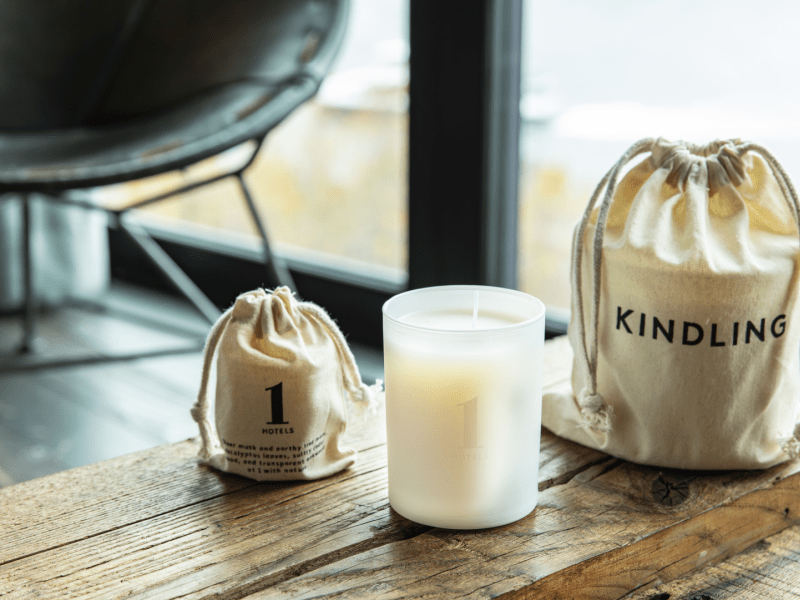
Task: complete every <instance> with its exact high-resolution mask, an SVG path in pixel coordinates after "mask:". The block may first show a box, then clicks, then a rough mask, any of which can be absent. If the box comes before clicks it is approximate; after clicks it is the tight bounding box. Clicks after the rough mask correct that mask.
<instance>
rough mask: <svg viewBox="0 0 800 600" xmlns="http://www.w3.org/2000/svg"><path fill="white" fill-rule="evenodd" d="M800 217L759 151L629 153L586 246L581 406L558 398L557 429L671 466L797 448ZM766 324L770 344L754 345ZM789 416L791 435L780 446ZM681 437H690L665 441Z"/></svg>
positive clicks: (575, 318)
mask: <svg viewBox="0 0 800 600" xmlns="http://www.w3.org/2000/svg"><path fill="white" fill-rule="evenodd" d="M647 153H649V156H647V157H646V158H644V159H643V160H641V161H640V162H639V163H637V164H635V165H634V166H633V167H631V168H630V169H629V170H627V171H626V172H625V173H624V176H623V171H625V169H626V166H627V165H628V164H629V163H631V162H632V161H633V160H634V159H635V158H636V157H638V156H640V155H643V154H647ZM798 223H800V201H798V196H797V192H796V190H795V188H794V186H793V184H792V182H791V180H790V178H789V176H788V175H787V173H786V171H785V169H784V168H783V166H782V165H781V164H780V162H778V160H777V159H776V158H775V157H774V156H773V155H772V153H771V152H769V151H768V150H767V149H766V148H764V147H763V146H761V145H758V144H755V143H751V142H742V141H740V140H737V139H734V140H717V141H714V142H711V143H709V144H706V145H696V144H692V143H687V142H682V141H679V142H670V141H667V140H664V139H654V138H648V139H644V140H641V141H639V142H637V143H636V144H634V145H633V146H631V148H630V149H628V151H626V152H625V153H624V154H623V155H622V156H621V157H620V159H619V161H617V163H616V164H615V165H614V166H613V167H612V168H611V169H610V170H609V172H608V173H607V174H606V175H605V176H604V177H603V179H602V180H601V182H600V183H599V185H598V186H597V188H596V189H595V191H594V193H593V195H592V197H591V199H590V201H589V203H588V205H587V207H586V210H585V212H584V214H583V217H582V219H581V221H580V223H579V224H578V226H577V227H576V230H575V236H574V239H573V257H572V265H573V268H572V273H571V277H572V281H571V283H572V292H573V294H572V301H573V302H572V318H571V321H570V341H571V343H572V346H573V349H574V352H575V367H574V369H573V382H572V387H573V390H574V401H572V402H575V406H576V408H577V409H578V411H579V412H578V413H577V414H575V415H573V413H572V412H571V411H572V410H573V409H572V408H569V405H571V403H572V402H566V401H564V402H562V400H559V401H558V402H556V401H555V400H552V401H549V402H546V403H545V405H546V406H545V408H546V410H545V413H546V414H545V417H544V420H545V424H546V425H547V426H548V427H550V428H551V429H553V430H554V431H556V433H559V434H561V435H564V436H565V437H568V438H570V439H573V440H575V441H579V442H581V443H586V444H587V445H591V446H594V447H598V448H600V449H604V450H606V451H608V452H610V453H611V454H614V455H616V456H621V457H622V458H628V459H630V460H634V461H637V462H645V463H648V464H658V465H660V466H679V467H681V466H682V467H683V468H756V467H759V466H768V465H770V464H775V463H776V462H779V461H780V460H785V459H786V458H787V457H795V456H798V455H799V454H800V424H798V425H797V426H796V427H795V424H796V423H798V416H800V415H798V414H797V413H798V405H799V404H800V398H797V394H798V389H797V388H800V375H797V374H794V373H793V372H792V373H789V372H788V369H792V368H794V366H797V365H796V363H797V359H798V357H797V355H798V347H797V344H796V343H795V342H797V340H798V332H799V331H800V313H798V307H800V303H799V302H798V301H797V299H798V290H797V288H798V265H799V264H800V259H799V258H798V254H799V248H800V244H798ZM762 313H763V314H762ZM773 313H774V314H773ZM634 319H635V321H634ZM751 320H752V322H751ZM795 321H798V323H797V324H795V323H794V322H795ZM751 326H752V327H751ZM770 327H771V328H772V330H771V333H770ZM765 330H766V335H767V341H765V342H764V343H763V344H761V345H756V344H755V342H754V343H752V344H751V343H750V342H751V337H752V339H753V340H756V341H758V339H760V338H757V337H756V336H757V335H758V336H762V337H763V336H764V335H765ZM784 331H785V332H786V335H783V334H784ZM681 334H682V335H681ZM751 334H752V336H751ZM703 336H704V337H703ZM745 336H746V337H745ZM700 339H703V340H704V341H703V342H702V344H700V342H699V340H700ZM639 340H641V341H639ZM770 340H771V341H770ZM599 347H600V351H598V348H599ZM790 361H791V362H790ZM799 370H800V369H799ZM601 388H602V389H601ZM605 394H611V395H610V396H609V398H608V401H607V399H606V397H605ZM559 402H560V404H559ZM548 411H550V413H549V414H547V413H548ZM619 411H622V412H619ZM618 412H619V414H617V413H618ZM659 419H660V420H661V422H660V423H656V422H652V421H658V420H659ZM691 419H700V420H701V421H703V422H701V423H699V424H696V423H690V422H689V421H690V420H691ZM789 424H791V425H790V427H793V428H794V431H791V430H790V431H789V432H788V434H780V435H783V437H782V438H779V439H778V441H775V440H776V437H775V436H777V435H778V433H777V432H778V431H783V430H785V429H786V427H787V426H789ZM576 427H577V429H579V430H580V431H578V430H576ZM659 427H661V428H662V429H663V428H664V427H667V430H666V431H672V433H671V434H667V433H665V432H664V431H659ZM670 428H671V429H670ZM737 432H738V433H737ZM745 433H746V434H747V436H750V437H747V436H745V435H744V434H745ZM620 436H622V437H620ZM669 436H673V437H675V436H677V439H679V440H680V441H679V442H673V443H671V442H670V441H669V440H668V439H656V438H666V437H669ZM737 436H738V437H737ZM746 437H747V439H745V438H746ZM699 438H704V440H700V439H699ZM739 439H741V441H740V442H739V441H737V440H739ZM651 440H655V441H651ZM703 442H705V446H704V443H703ZM675 443H677V444H679V445H680V444H683V445H685V446H687V448H688V449H686V450H685V451H679V450H676V449H674V448H673V446H674V445H675ZM659 444H660V445H659ZM737 444H738V445H737ZM746 444H751V445H752V448H755V450H752V448H748V447H745V445H746ZM725 448H728V450H725ZM681 452H683V453H682V454H681ZM704 453H705V455H704ZM725 453H728V454H729V455H731V458H730V460H728V458H727V457H725V456H723V455H724V454H725Z"/></svg>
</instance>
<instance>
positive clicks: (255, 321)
mask: <svg viewBox="0 0 800 600" xmlns="http://www.w3.org/2000/svg"><path fill="white" fill-rule="evenodd" d="M217 348H218V352H217V386H216V396H215V402H214V405H215V406H214V416H215V419H214V421H215V425H216V426H215V427H214V426H212V424H211V422H210V419H209V416H210V415H209V412H210V410H209V403H208V398H207V388H208V380H209V373H210V368H211V362H212V359H213V356H214V354H215V350H216V349H217ZM380 389H381V382H380V381H379V382H378V383H377V384H376V385H375V386H371V387H368V386H366V385H364V384H363V383H362V381H361V376H360V374H359V372H358V368H357V367H356V364H355V360H354V359H353V355H352V353H351V352H350V349H349V348H348V346H347V343H346V342H345V340H344V338H343V336H342V334H341V332H340V331H339V328H338V327H337V326H336V324H335V323H334V322H333V321H332V320H331V318H330V317H329V316H328V314H327V313H326V312H325V311H324V310H323V309H322V308H320V307H319V306H317V305H315V304H312V303H310V302H298V301H297V300H296V299H295V297H294V295H293V294H292V292H291V290H289V288H286V287H282V288H278V289H276V290H275V291H274V292H272V293H269V292H266V291H264V290H260V289H259V290H255V291H252V292H248V293H246V294H242V295H241V296H239V297H238V298H237V299H236V303H235V304H234V305H233V307H231V308H230V309H228V310H227V311H226V312H225V313H224V314H223V315H222V317H220V319H219V321H218V322H217V323H216V324H215V325H214V327H213V328H212V329H211V332H210V333H209V336H208V341H207V342H206V348H205V357H204V367H203V375H202V380H201V383H200V393H199V394H198V399H197V402H196V403H195V405H194V407H193V408H192V417H193V418H194V420H195V421H197V423H198V424H199V426H200V433H201V438H202V448H201V450H200V455H201V457H202V458H203V459H204V460H206V461H208V463H209V464H211V465H212V466H214V467H216V468H218V469H221V470H223V471H227V472H229V473H237V474H239V475H244V476H246V477H251V478H253V479H257V480H259V481H275V480H287V479H317V478H320V477H326V476H328V475H332V474H334V473H337V472H339V471H341V470H343V469H346V468H347V467H349V466H351V465H352V464H353V463H354V462H355V459H356V451H355V450H353V449H351V448H346V447H344V446H343V445H342V435H343V434H344V431H345V425H346V422H347V408H346V404H347V400H348V399H350V400H352V401H355V402H359V403H361V404H362V405H364V404H370V403H375V402H377V401H378V399H379V396H380V394H381V391H380Z"/></svg>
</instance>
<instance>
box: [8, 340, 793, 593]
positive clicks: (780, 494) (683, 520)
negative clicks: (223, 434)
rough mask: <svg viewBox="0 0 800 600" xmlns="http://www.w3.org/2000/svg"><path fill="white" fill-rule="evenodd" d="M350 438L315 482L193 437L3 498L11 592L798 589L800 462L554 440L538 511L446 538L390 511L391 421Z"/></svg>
mask: <svg viewBox="0 0 800 600" xmlns="http://www.w3.org/2000/svg"><path fill="white" fill-rule="evenodd" d="M570 361H571V352H570V349H569V346H568V344H566V343H565V340H563V339H559V340H555V341H554V342H550V343H548V354H547V359H546V368H545V373H546V385H548V386H552V385H559V384H563V382H564V381H566V379H567V377H568V376H569V369H570ZM187 418H188V415H187ZM349 428H350V432H351V433H350V443H351V444H353V445H355V446H356V447H357V448H358V450H359V451H360V455H359V461H358V463H357V464H356V466H355V467H353V468H352V469H349V470H347V471H345V472H343V473H340V474H338V475H336V476H334V477H331V478H328V479H323V480H319V481H312V482H305V483H278V484H270V483H256V482H253V481H250V480H248V479H244V478H241V477H236V476H230V475H225V474H221V473H218V472H215V471H214V470H212V469H210V468H208V467H206V466H204V465H201V464H199V463H198V460H197V458H196V454H197V449H198V445H197V442H196V441H195V440H188V441H185V442H181V443H178V444H173V445H168V446H161V447H158V448H154V449H152V450H147V451H144V452H140V453H137V454H131V455H128V456H123V457H121V458H118V459H113V460H110V461H106V462H102V463H97V464H93V465H89V466H86V467H81V468H78V469H73V470H71V471H65V472H62V473H57V474H55V475H51V476H48V477H44V478H41V479H37V480H33V481H29V482H26V483H21V484H17V485H14V486H11V487H9V488H4V489H2V490H0V597H2V598H3V599H4V600H5V599H16V598H34V597H35V598H65V597H97V598H123V597H124V598H185V599H193V598H222V599H239V598H247V599H248V600H256V599H262V598H278V597H281V598H318V597H331V596H333V597H341V598H376V597H379V598H406V597H414V598H416V597H426V598H462V597H464V598H490V597H502V598H546V599H550V598H554V599H555V598H564V599H570V600H572V599H575V598H591V599H594V598H622V597H626V598H637V599H638V598H642V599H643V598H653V599H658V600H665V599H666V598H670V597H671V598H672V599H673V600H675V599H677V598H686V599H687V600H688V599H689V598H702V599H703V600H705V599H706V598H714V599H716V598H729V597H741V598H762V597H764V598H784V597H785V598H790V597H797V595H798V594H800V568H798V562H797V561H798V559H800V556H798V554H797V549H798V547H800V535H798V528H797V527H795V526H796V525H797V524H798V523H799V522H800V463H798V462H792V463H787V464H784V465H781V466H778V467H775V468H773V469H769V470H766V471H760V472H736V473H717V474H698V473H689V472H678V471H664V470H661V471H660V470H658V469H651V468H646V467H641V466H637V465H633V464H630V463H627V462H624V461H621V460H617V459H614V458H610V457H608V456H607V455H604V454H602V453H600V452H596V451H594V450H590V449H587V448H583V447H580V446H577V445H575V444H572V443H570V442H567V441H564V440H561V439H559V438H557V437H555V436H554V435H552V434H549V433H548V432H547V431H544V432H543V435H542V454H541V465H540V472H539V489H540V490H541V493H540V496H539V505H538V507H537V508H536V510H535V511H534V512H533V514H531V515H530V516H528V517H527V518H525V519H523V520H521V521H518V522H516V523H513V524H511V525H507V526H504V527H498V528H495V529H487V530H482V531H447V530H442V529H434V528H431V527H426V526H423V525H419V524H416V523H413V522H411V521H408V520H406V519H404V518H403V517H401V516H400V515H398V514H397V513H395V512H394V511H392V509H391V508H390V507H389V503H388V500H387V485H386V451H385V445H384V441H383V420H382V416H380V415H378V416H377V417H375V418H373V419H371V420H367V421H362V422H361V423H358V422H354V423H351V424H350V427H349ZM667 491H669V493H667ZM781 532H782V533H781ZM770 536H772V537H770ZM767 538H768V539H767ZM759 586H760V587H759ZM703 594H705V595H703Z"/></svg>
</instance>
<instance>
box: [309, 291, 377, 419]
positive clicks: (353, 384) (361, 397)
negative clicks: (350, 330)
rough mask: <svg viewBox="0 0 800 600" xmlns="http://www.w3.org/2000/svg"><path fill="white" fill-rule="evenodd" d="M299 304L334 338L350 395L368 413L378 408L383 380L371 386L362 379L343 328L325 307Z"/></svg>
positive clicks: (346, 387) (310, 303)
mask: <svg viewBox="0 0 800 600" xmlns="http://www.w3.org/2000/svg"><path fill="white" fill-rule="evenodd" d="M297 306H298V308H299V309H300V312H301V313H303V314H305V315H306V316H307V317H311V318H313V319H316V320H317V321H318V322H319V324H320V325H322V328H323V329H324V330H325V332H326V333H327V334H328V336H329V337H330V338H331V340H333V343H334V344H335V346H336V350H337V351H338V353H339V357H340V359H341V362H342V379H343V381H344V386H345V390H346V391H347V393H348V394H349V395H350V398H351V400H353V401H354V402H360V403H362V404H363V405H364V407H365V408H366V410H367V412H368V413H373V412H374V411H375V410H377V407H378V404H379V403H380V402H381V401H382V398H383V380H381V379H378V380H377V381H376V382H375V384H374V385H370V386H368V385H366V384H365V383H364V382H363V381H362V380H361V373H360V372H359V370H358V365H356V359H355V357H354V356H353V352H352V351H351V350H350V347H349V346H348V345H347V342H346V341H345V339H344V335H343V334H342V331H341V329H339V326H338V325H336V322H335V321H334V320H333V319H331V317H330V316H329V315H328V313H327V312H325V310H324V309H323V308H321V307H319V306H317V305H316V304H314V303H313V302H300V303H298V305H297Z"/></svg>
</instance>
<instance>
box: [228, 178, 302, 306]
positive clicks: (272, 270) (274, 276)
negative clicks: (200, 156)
mask: <svg viewBox="0 0 800 600" xmlns="http://www.w3.org/2000/svg"><path fill="white" fill-rule="evenodd" d="M236 179H238V180H239V187H241V189H242V194H244V199H245V201H246V202H247V208H248V209H249V210H250V215H251V216H252V217H253V221H254V222H255V224H256V228H257V229H258V233H259V235H260V236H261V242H262V246H263V248H264V268H265V269H266V271H267V281H268V282H271V283H273V284H274V285H275V286H280V285H285V286H287V287H288V288H289V289H291V290H295V291H297V288H296V287H295V285H294V280H293V279H292V276H291V274H290V273H289V269H288V268H287V267H286V265H285V264H284V262H283V261H282V260H280V259H278V258H276V257H275V255H274V254H273V253H272V250H271V249H270V246H269V237H268V236H267V229H266V227H265V226H264V222H263V221H262V220H261V216H260V215H259V214H258V209H256V205H255V202H253V196H252V195H251V194H250V189H249V188H248V187H247V182H246V181H245V180H244V175H243V174H242V173H241V172H239V173H236Z"/></svg>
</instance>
